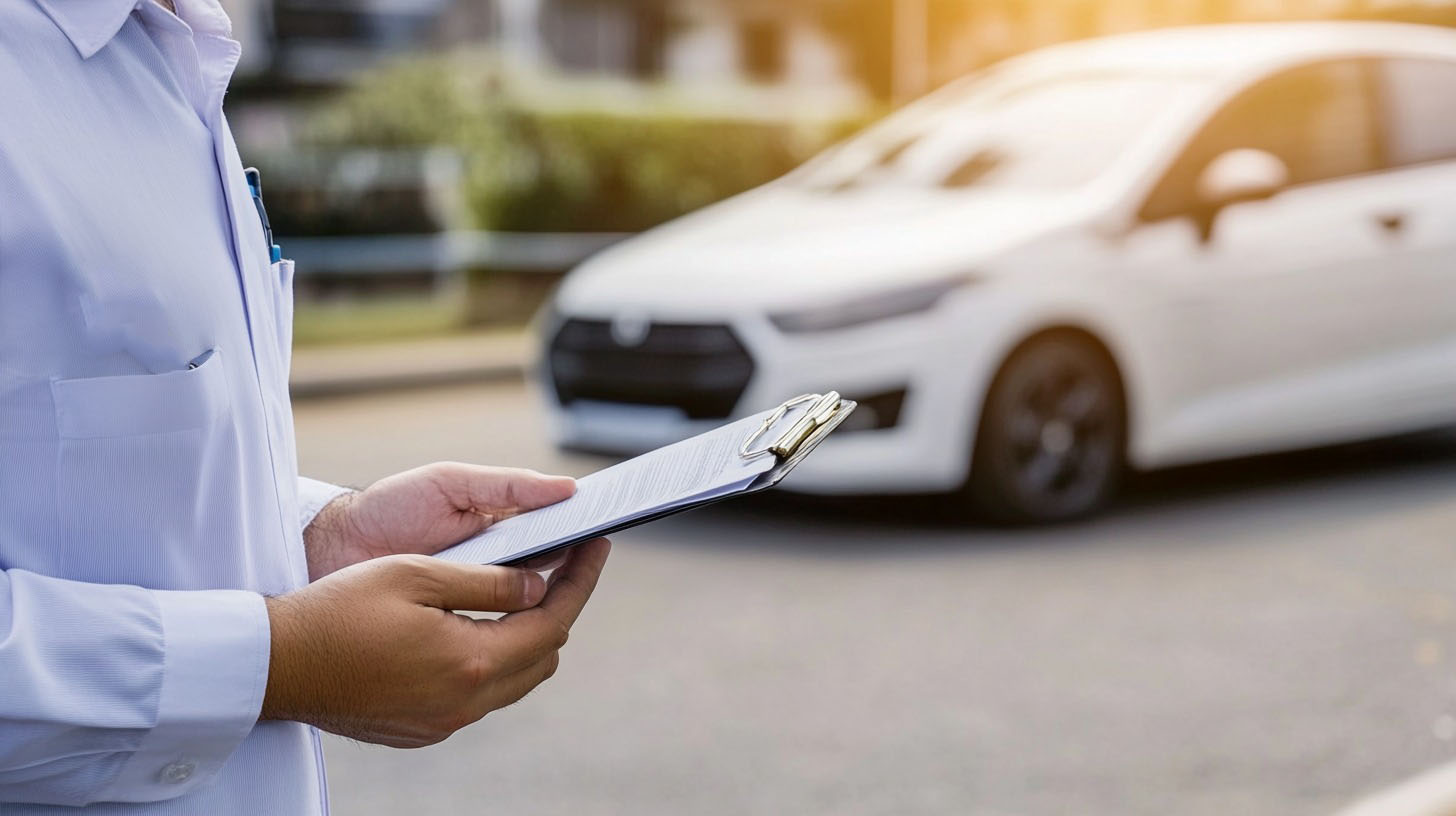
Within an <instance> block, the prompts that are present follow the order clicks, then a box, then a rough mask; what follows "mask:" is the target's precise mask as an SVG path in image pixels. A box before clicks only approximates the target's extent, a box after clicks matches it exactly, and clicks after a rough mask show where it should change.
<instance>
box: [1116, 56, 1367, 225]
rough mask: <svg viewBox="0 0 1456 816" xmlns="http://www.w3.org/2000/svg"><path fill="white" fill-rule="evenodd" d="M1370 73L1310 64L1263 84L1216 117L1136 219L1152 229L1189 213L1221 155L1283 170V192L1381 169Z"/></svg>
mask: <svg viewBox="0 0 1456 816" xmlns="http://www.w3.org/2000/svg"><path fill="white" fill-rule="evenodd" d="M1372 85H1373V83H1372V80H1371V71H1370V65H1369V64H1368V62H1367V61H1364V60H1339V61H1331V62H1321V63H1314V64H1310V65H1303V66H1300V67H1298V68H1293V69H1290V70H1287V71H1283V72H1281V73H1278V74H1275V75H1273V76H1270V77H1267V78H1265V79H1263V80H1261V81H1259V82H1258V83H1256V84H1254V85H1252V86H1250V87H1249V88H1247V89H1245V90H1244V91H1243V92H1242V93H1240V94H1239V95H1238V96H1236V97H1234V98H1233V99H1232V100H1230V101H1229V102H1228V103H1226V104H1225V105H1224V107H1223V108H1222V109H1220V110H1219V111H1218V112H1217V113H1215V114H1214V115H1213V116H1212V117H1211V118H1210V119H1209V120H1208V122H1207V123H1205V124H1204V126H1203V128H1202V129H1201V130H1200V131H1199V132H1198V133H1197V135H1195V136H1194V137H1193V139H1192V140H1191V141H1190V142H1189V143H1188V146H1187V147H1186V148H1185V149H1184V151H1183V153H1182V155H1180V156H1179V157H1178V159H1177V160H1176V161H1174V162H1173V164H1172V165H1171V166H1170V167H1169V169H1168V172H1167V173H1166V174H1165V175H1164V177H1163V178H1162V180H1161V181H1160V182H1159V183H1158V185H1157V187H1155V188H1154V190H1153V192H1152V194H1151V195H1150V196H1149V197H1148V200H1147V202H1146V203H1145V204H1144V206H1143V209H1142V211H1141V213H1140V215H1141V217H1142V218H1143V219H1144V220H1146V221H1156V220H1159V219H1163V218H1168V217H1172V216H1178V215H1186V214H1188V213H1192V212H1195V211H1196V210H1197V209H1198V208H1199V207H1200V206H1201V204H1202V203H1201V202H1200V201H1199V200H1198V196H1197V193H1196V190H1197V184H1198V177H1199V175H1200V174H1201V173H1202V172H1203V170H1204V168H1205V167H1207V166H1208V164H1209V162H1211V161H1213V160H1214V159H1215V158H1217V157H1218V156H1220V155H1222V154H1223V153H1225V152H1227V151H1230V150H1236V149H1239V148H1253V149H1256V150H1262V151H1265V152H1267V153H1270V154H1272V155H1274V156H1275V157H1277V158H1278V159H1280V160H1281V161H1283V162H1284V164H1285V165H1286V166H1287V167H1288V168H1289V184H1290V185H1291V186H1293V185H1298V184H1310V183H1314V182H1318V181H1326V180H1329V179H1335V178H1340V177H1342V176H1349V175H1355V174H1358V173H1367V172H1370V171H1373V170H1377V169H1379V168H1380V165H1381V159H1380V140H1379V138H1378V131H1377V123H1376V117H1375V116H1374V104H1373V94H1372V93H1371V89H1372Z"/></svg>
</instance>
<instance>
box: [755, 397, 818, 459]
mask: <svg viewBox="0 0 1456 816" xmlns="http://www.w3.org/2000/svg"><path fill="white" fill-rule="evenodd" d="M806 402H812V403H813V405H811V406H809V410H808V411H806V412H805V413H804V415H803V416H801V417H799V418H798V420H796V421H795V422H794V424H793V425H790V426H789V429H788V430H787V431H784V433H783V435H782V436H780V437H779V438H778V440H777V441H776V442H773V443H772V444H770V445H768V446H767V447H763V448H759V449H758V450H754V449H753V444H754V443H755V442H757V441H758V440H759V439H761V438H762V437H763V435H764V434H766V433H768V432H769V429H770V428H772V427H773V426H774V425H776V424H777V423H778V421H779V420H781V419H783V418H784V417H785V416H786V415H787V414H788V413H789V411H790V410H791V409H793V408H796V407H798V406H800V405H803V404H804V403H806ZM839 402H840V397H839V392H838V391H830V392H829V393H827V394H823V395H820V394H804V395H803V396H798V397H794V398H793V399H791V400H789V401H788V402H785V403H784V404H783V405H780V406H779V407H778V408H775V409H774V412H773V413H772V414H769V415H768V416H767V417H766V418H764V420H763V424H762V425H759V426H758V428H757V430H755V431H754V432H753V433H751V434H749V435H748V438H747V439H745V440H743V447H741V448H739V450H738V455H739V456H741V457H743V458H744V459H757V458H758V457H760V456H766V455H768V454H773V455H775V456H778V457H779V458H782V459H787V458H788V457H790V456H793V455H794V452H795V451H796V450H798V449H799V446H800V445H802V444H803V443H804V440H805V439H808V438H809V437H810V436H811V435H812V434H813V433H814V431H815V430H816V429H817V428H818V427H819V426H820V425H823V424H824V423H825V422H828V421H829V419H830V417H833V416H834V414H835V412H836V411H838V410H839Z"/></svg>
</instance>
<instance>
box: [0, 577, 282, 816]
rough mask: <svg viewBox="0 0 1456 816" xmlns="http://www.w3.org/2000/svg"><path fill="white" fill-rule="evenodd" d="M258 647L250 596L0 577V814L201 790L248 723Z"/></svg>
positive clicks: (258, 699)
mask: <svg viewBox="0 0 1456 816" xmlns="http://www.w3.org/2000/svg"><path fill="white" fill-rule="evenodd" d="M269 641H270V636H269V626H268V612H267V608H266V607H265V605H264V603H263V598H262V597H261V596H259V595H257V594H254V593H251V592H243V591H234V590H209V591H200V592H171V591H159V590H147V589H142V588H140V587H133V586H121V585H105V584H88V583H81V582H77V581H67V580H62V579H59V578H50V577H46V576H42V575H37V574H35V573H32V572H26V571H24V570H9V571H5V572H0V678H3V693H0V811H3V810H4V809H5V808H4V807H3V803H5V802H12V803H21V802H23V803H29V804H47V805H72V806H79V805H86V804H89V803H92V802H155V801H161V800H164V799H171V798H174V797H177V796H180V795H182V794H184V793H187V792H188V791H190V790H192V789H193V788H195V787H197V786H198V785H203V784H206V783H207V782H208V780H210V779H211V778H212V777H213V776H214V775H216V773H217V772H218V770H219V769H220V768H221V767H222V766H223V763H225V762H226V761H227V759H228V757H229V756H231V755H232V753H233V751H234V750H235V749H236V748H237V746H238V744H239V743H241V742H242V740H243V739H244V738H245V737H246V736H247V735H248V733H249V732H250V731H251V730H252V728H253V725H254V724H255V723H256V722H257V720H258V715H259V713H260V711H261V709H262V705H263V693H264V690H265V688H266V687H267V680H268V660H269V649H270V642H269Z"/></svg>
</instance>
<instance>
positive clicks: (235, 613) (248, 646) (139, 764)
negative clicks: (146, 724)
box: [99, 590, 271, 802]
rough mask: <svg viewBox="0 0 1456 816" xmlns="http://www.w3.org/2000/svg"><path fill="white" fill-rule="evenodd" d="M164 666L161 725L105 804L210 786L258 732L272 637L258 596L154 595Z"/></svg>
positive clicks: (231, 592)
mask: <svg viewBox="0 0 1456 816" xmlns="http://www.w3.org/2000/svg"><path fill="white" fill-rule="evenodd" d="M151 595H152V597H153V598H154V599H155V600H156V603H157V607H158V611H159V618H160V620H161V623H162V644H163V655H164V661H165V668H164V669H163V672H162V690H161V697H160V701H159V704H158V708H157V721H156V724H155V725H154V726H153V727H152V729H151V730H150V731H148V732H147V735H146V736H145V737H144V738H143V739H142V742H141V744H140V745H139V746H138V747H137V749H136V750H135V751H134V752H133V753H132V755H131V757H129V758H128V759H127V761H126V764H125V765H124V766H122V769H121V773H120V774H118V775H117V777H116V778H115V779H113V780H112V781H111V783H110V784H109V785H108V786H107V790H106V791H103V792H102V795H101V796H100V797H99V801H119V800H124V801H130V802H148V801H161V800H164V799H172V798H175V797H177V796H181V795H182V794H184V793H186V792H188V791H189V790H191V789H193V788H195V787H197V786H199V785H202V784H205V783H206V782H208V781H209V780H211V779H212V778H213V777H214V776H216V775H217V772H218V771H219V770H220V769H221V768H222V766H223V764H224V763H226V762H227V759H228V757H230V756H232V753H233V751H234V750H236V749H237V747H238V744H239V743H241V742H242V741H243V739H244V738H245V737H247V736H248V734H249V732H251V731H252V730H253V726H254V724H256V723H257V721H258V715H259V714H260V713H261V711H262V709H263V693H264V691H265V690H266V689H267V686H268V660H269V656H270V651H269V650H270V648H271V633H270V630H269V625H268V608H267V606H266V605H265V604H264V603H263V597H262V596H261V595H257V594H255V593H252V592H243V591H236V590H211V591H201V592H172V591H162V590H154V591H152V593H151Z"/></svg>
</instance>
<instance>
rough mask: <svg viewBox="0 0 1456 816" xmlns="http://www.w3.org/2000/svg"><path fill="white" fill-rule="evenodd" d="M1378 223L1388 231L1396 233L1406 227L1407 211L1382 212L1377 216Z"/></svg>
mask: <svg viewBox="0 0 1456 816" xmlns="http://www.w3.org/2000/svg"><path fill="white" fill-rule="evenodd" d="M1375 221H1376V223H1378V224H1380V226H1381V227H1382V228H1383V229H1384V230H1385V231H1386V232H1388V233H1391V234H1392V235H1395V234H1397V233H1399V232H1400V231H1401V230H1403V229H1405V213H1380V214H1379V215H1377V216H1375Z"/></svg>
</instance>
